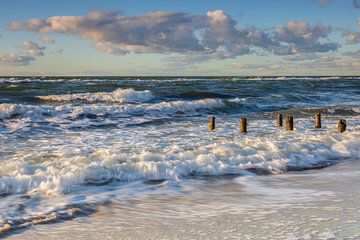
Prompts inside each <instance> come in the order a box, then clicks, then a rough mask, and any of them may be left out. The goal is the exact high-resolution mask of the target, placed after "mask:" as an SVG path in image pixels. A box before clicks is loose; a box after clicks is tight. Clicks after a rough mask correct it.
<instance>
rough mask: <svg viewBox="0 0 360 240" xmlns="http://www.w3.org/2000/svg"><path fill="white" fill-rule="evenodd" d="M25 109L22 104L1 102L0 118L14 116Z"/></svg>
mask: <svg viewBox="0 0 360 240" xmlns="http://www.w3.org/2000/svg"><path fill="white" fill-rule="evenodd" d="M25 111H26V110H25V108H24V107H22V106H21V105H17V104H7V103H3V104H0V120H3V119H7V118H13V117H15V116H17V115H19V114H22V113H24V112H25Z"/></svg>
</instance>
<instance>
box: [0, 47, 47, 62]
mask: <svg viewBox="0 0 360 240" xmlns="http://www.w3.org/2000/svg"><path fill="white" fill-rule="evenodd" d="M22 48H23V49H24V51H22V52H17V53H0V64H3V65H9V66H26V65H29V64H30V63H31V62H32V61H34V60H35V59H36V58H35V57H38V56H44V52H43V51H44V50H45V47H40V46H39V45H38V44H37V43H35V42H32V41H24V42H23V44H22Z"/></svg>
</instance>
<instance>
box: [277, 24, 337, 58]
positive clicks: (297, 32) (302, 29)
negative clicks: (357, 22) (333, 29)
mask: <svg viewBox="0 0 360 240" xmlns="http://www.w3.org/2000/svg"><path fill="white" fill-rule="evenodd" d="M329 33H330V28H328V27H325V26H324V25H322V24H317V25H315V26H311V25H310V24H309V23H307V22H288V23H287V24H286V25H285V26H282V27H278V28H277V29H276V33H275V34H276V38H277V39H278V40H279V41H280V42H284V43H287V44H288V46H289V47H291V52H292V53H314V52H329V51H334V50H336V49H337V48H338V47H339V46H338V44H337V43H334V42H324V41H322V40H324V39H326V38H327V37H328V35H329Z"/></svg>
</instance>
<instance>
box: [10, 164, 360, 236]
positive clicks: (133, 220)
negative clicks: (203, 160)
mask: <svg viewBox="0 0 360 240" xmlns="http://www.w3.org/2000/svg"><path fill="white" fill-rule="evenodd" d="M359 173H360V164H359V162H358V160H356V161H353V162H345V163H342V164H338V165H336V166H332V167H329V168H325V169H322V170H309V171H304V172H292V173H287V174H282V175H277V176H246V177H245V176H239V177H234V176H232V177H224V178H211V179H197V180H188V181H185V182H184V183H178V184H174V183H162V184H160V185H161V186H152V187H147V188H145V189H144V188H142V189H141V190H140V191H137V192H136V193H133V194H131V196H127V197H124V198H123V197H115V198H114V199H113V201H112V202H111V203H109V204H106V205H104V206H98V207H96V212H94V213H93V214H91V215H89V216H83V217H79V218H76V219H73V220H69V221H62V222H60V223H56V224H44V225H36V226H33V227H31V228H30V229H28V230H26V231H23V232H20V233H17V234H15V235H13V236H11V237H10V238H9V239H34V238H37V239H72V238H73V237H74V236H76V238H77V239H99V238H105V239H359V238H360V232H359V224H360V212H359V209H360V204H359V201H358V199H359V194H360V191H359V188H358V187H357V184H356V182H357V181H358V176H359ZM164 192H166V193H167V194H165V193H164ZM100 229H101V230H100ZM69 233H71V236H70V235H69Z"/></svg>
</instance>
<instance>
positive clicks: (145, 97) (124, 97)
mask: <svg viewBox="0 0 360 240" xmlns="http://www.w3.org/2000/svg"><path fill="white" fill-rule="evenodd" d="M37 98H38V99H41V100H43V101H50V102H76V101H83V102H89V103H94V102H110V103H142V102H147V101H149V100H151V99H153V98H154V95H153V94H152V93H151V91H149V90H144V91H135V90H134V89H133V88H128V89H121V88H118V89H116V90H115V91H113V92H96V93H74V94H63V95H48V96H37Z"/></svg>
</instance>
